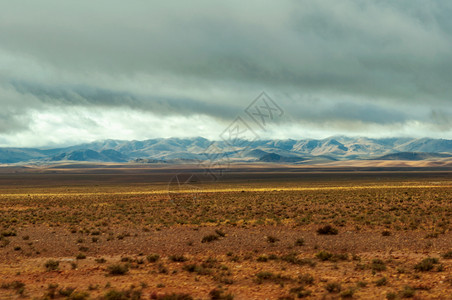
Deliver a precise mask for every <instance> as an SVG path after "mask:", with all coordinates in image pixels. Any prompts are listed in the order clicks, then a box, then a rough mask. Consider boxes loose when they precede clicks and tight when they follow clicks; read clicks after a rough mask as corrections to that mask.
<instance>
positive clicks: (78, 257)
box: [75, 253, 86, 259]
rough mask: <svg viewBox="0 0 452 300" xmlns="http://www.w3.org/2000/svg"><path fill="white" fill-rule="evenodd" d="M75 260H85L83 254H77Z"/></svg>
mask: <svg viewBox="0 0 452 300" xmlns="http://www.w3.org/2000/svg"><path fill="white" fill-rule="evenodd" d="M75 258H76V259H85V258H86V255H85V254H83V253H79V254H77V256H76V257H75Z"/></svg>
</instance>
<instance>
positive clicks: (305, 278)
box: [298, 274, 314, 285]
mask: <svg viewBox="0 0 452 300" xmlns="http://www.w3.org/2000/svg"><path fill="white" fill-rule="evenodd" d="M298 282H299V283H301V284H303V285H311V284H313V283H314V277H313V276H312V275H311V274H302V275H300V276H298Z"/></svg>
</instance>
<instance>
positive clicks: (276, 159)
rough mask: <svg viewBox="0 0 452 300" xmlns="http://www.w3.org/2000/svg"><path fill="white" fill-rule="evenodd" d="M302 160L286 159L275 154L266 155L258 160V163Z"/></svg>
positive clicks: (296, 159)
mask: <svg viewBox="0 0 452 300" xmlns="http://www.w3.org/2000/svg"><path fill="white" fill-rule="evenodd" d="M302 160H304V159H303V158H301V157H287V156H281V155H278V154H276V153H268V154H265V155H264V156H262V157H261V158H259V159H258V161H262V162H299V161H302Z"/></svg>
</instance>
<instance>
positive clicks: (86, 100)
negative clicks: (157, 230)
mask: <svg viewBox="0 0 452 300" xmlns="http://www.w3.org/2000/svg"><path fill="white" fill-rule="evenodd" d="M25 7H26V9H25ZM451 20H452V4H451V3H449V2H447V1H439V0H433V1H428V2H427V1H421V0H410V1H408V0H398V1H389V0H384V1H360V0H344V1H336V0H325V1H317V0H303V1H278V2H272V3H265V4H264V3H262V2H261V1H247V2H246V3H243V2H239V1H228V2H224V3H214V2H212V1H191V2H184V3H182V2H181V3H179V4H178V5H175V4H174V3H164V2H157V1H146V2H144V1H128V2H127V3H126V2H121V1H95V2H83V1H77V2H75V1H74V2H61V1H50V0H43V1H39V2H36V1H25V2H22V1H21V2H17V1H16V2H0V41H1V43H0V87H2V88H3V89H0V92H2V93H3V91H5V89H6V90H8V92H7V93H8V95H9V96H10V97H12V98H14V99H15V100H14V101H12V102H11V101H9V100H5V99H6V97H4V95H0V96H3V97H1V98H0V103H1V104H2V106H4V107H6V106H7V107H8V108H7V109H6V108H5V109H4V110H3V112H2V114H1V115H0V117H1V122H0V125H1V126H0V133H5V132H12V131H15V130H19V131H20V130H27V128H28V127H29V124H30V118H32V116H31V114H30V111H33V110H34V111H46V110H49V111H50V109H49V107H54V108H55V107H67V108H70V107H75V106H77V107H96V108H104V109H117V108H123V107H126V108H130V109H132V110H137V111H146V112H150V113H152V114H155V115H160V116H168V115H171V116H173V115H174V116H194V115H205V116H210V117H212V118H214V119H216V120H218V122H223V123H225V122H228V121H230V120H232V119H233V118H234V117H235V116H237V115H238V114H240V113H241V112H242V111H243V109H244V108H245V107H246V106H247V105H248V103H249V102H251V101H252V99H253V98H254V97H255V96H256V95H257V94H259V93H260V91H262V90H266V91H267V92H268V93H270V94H271V95H273V96H274V98H275V100H277V101H278V104H279V105H280V106H281V107H283V108H284V109H285V110H286V111H287V112H288V113H289V114H290V116H291V118H290V119H289V118H287V119H285V120H286V122H289V121H290V122H292V121H293V122H295V123H297V122H301V123H302V122H309V123H311V124H313V126H315V125H316V124H317V126H318V127H319V128H322V126H323V125H324V124H325V123H326V122H328V124H329V126H330V125H331V124H333V126H334V124H335V122H336V124H338V126H339V124H340V125H341V126H342V125H343V124H344V123H346V124H349V125H348V126H349V127H350V128H351V127H353V126H358V125H360V124H380V125H382V126H386V125H388V126H389V125H391V126H404V124H407V123H408V122H419V123H423V124H426V126H427V125H432V126H436V127H435V128H436V130H443V131H445V132H450V130H451V129H452V124H451V123H450V122H449V121H448V120H450V119H452V112H451V110H450V109H448V107H450V106H452V105H451V104H452V100H451V98H450V95H452V87H451V85H450V82H452V72H450V70H451V69H452V56H451V55H450V53H452V21H451ZM147 78H148V80H149V84H147V83H146V80H147ZM129 83H130V84H129ZM137 87H138V89H137ZM5 93H6V92H5ZM211 95H212V96H211ZM218 95H220V97H218ZM311 96H312V97H313V98H315V99H319V100H318V101H316V103H314V104H313V103H312V101H311V100H309V97H311ZM5 101H9V102H8V103H7V102H5ZM5 103H7V104H8V105H6V104H5ZM281 122H282V123H284V122H285V121H284V120H282V121H281ZM81 126H85V125H81ZM86 126H88V125H86ZM90 126H91V125H90ZM341 128H343V127H341Z"/></svg>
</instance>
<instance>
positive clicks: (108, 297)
mask: <svg viewBox="0 0 452 300" xmlns="http://www.w3.org/2000/svg"><path fill="white" fill-rule="evenodd" d="M104 299H105V300H125V299H126V296H125V294H124V293H123V292H121V291H117V290H110V291H108V292H107V293H106V294H105V295H104Z"/></svg>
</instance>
